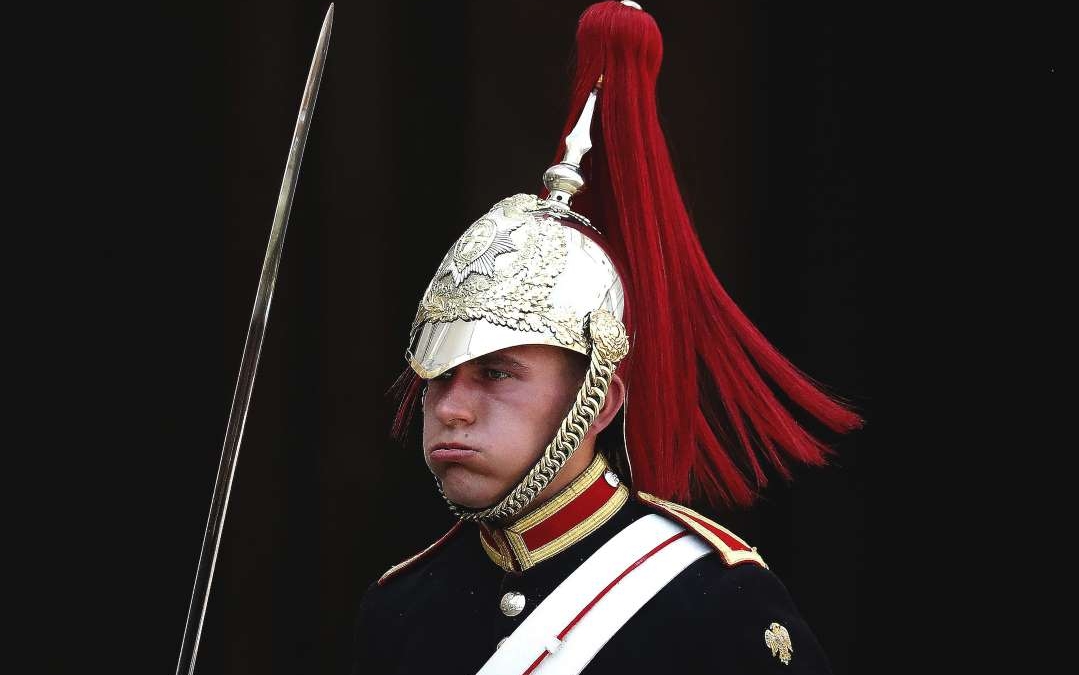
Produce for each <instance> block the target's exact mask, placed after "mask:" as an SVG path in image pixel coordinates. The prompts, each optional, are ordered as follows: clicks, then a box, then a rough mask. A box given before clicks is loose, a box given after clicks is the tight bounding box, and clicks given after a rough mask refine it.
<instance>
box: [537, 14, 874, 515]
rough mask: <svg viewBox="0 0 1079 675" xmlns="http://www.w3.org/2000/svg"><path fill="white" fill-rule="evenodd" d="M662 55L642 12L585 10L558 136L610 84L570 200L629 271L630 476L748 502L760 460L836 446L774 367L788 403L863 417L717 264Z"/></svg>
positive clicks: (778, 460)
mask: <svg viewBox="0 0 1079 675" xmlns="http://www.w3.org/2000/svg"><path fill="white" fill-rule="evenodd" d="M662 58H663V38H662V36H661V35H660V32H659V28H658V27H657V26H656V23H655V21H654V20H653V19H652V17H651V16H650V15H649V14H647V13H646V12H644V11H641V10H639V9H634V8H631V7H629V6H626V5H624V4H622V3H620V2H600V3H597V4H594V5H592V6H591V7H589V8H588V9H587V10H585V12H584V14H583V15H582V16H581V20H580V24H579V26H578V28H577V69H576V75H575V78H574V83H573V89H572V95H571V96H572V97H571V101H570V112H571V114H570V116H569V119H568V120H567V122H566V126H565V132H564V133H563V137H565V135H566V134H567V133H568V132H569V130H570V129H571V128H572V126H573V124H574V123H575V122H576V120H577V116H578V114H579V112H580V110H581V108H582V107H583V105H584V101H585V98H586V97H587V96H588V94H589V92H590V91H592V89H593V88H594V87H595V85H596V83H597V81H598V80H599V79H600V77H601V76H602V78H603V84H602V91H601V93H600V96H599V101H598V104H597V110H598V124H599V130H598V131H597V130H595V129H593V133H592V136H593V139H595V140H594V144H595V147H594V148H593V149H592V152H591V153H590V154H589V155H587V156H586V157H585V160H584V164H585V166H584V167H582V170H583V171H584V172H585V175H586V176H589V177H590V179H589V184H590V185H591V190H589V191H587V192H584V193H582V194H580V195H578V196H577V197H576V202H575V204H574V210H576V211H579V212H581V213H582V214H584V215H586V216H589V217H590V218H592V220H593V222H595V223H597V225H599V227H600V229H601V230H602V231H603V232H604V234H605V236H606V248H607V249H609V250H610V252H611V254H612V257H613V258H614V259H615V260H616V261H617V262H618V263H620V267H622V269H623V271H624V272H625V273H626V276H625V277H624V279H623V282H624V285H625V287H626V296H627V302H626V305H627V317H626V319H627V328H628V329H629V331H630V334H631V335H632V336H634V341H633V345H632V348H631V349H630V354H629V356H628V357H627V358H626V360H625V361H623V362H622V364H621V365H620V367H619V373H620V375H621V376H622V378H623V380H624V381H625V382H626V384H627V387H628V389H629V393H630V396H629V407H628V409H627V412H626V440H627V446H628V447H629V454H630V460H631V462H632V464H633V483H634V488H635V489H638V490H644V491H646V492H650V493H652V494H655V495H656V496H658V497H661V498H666V499H673V500H685V499H687V498H689V497H690V496H691V493H696V494H701V495H703V496H705V497H707V498H709V499H710V500H711V501H716V498H717V497H718V499H719V500H722V501H723V502H724V503H726V504H728V505H731V504H735V505H743V506H744V505H748V504H750V503H752V502H753V501H754V499H755V498H756V496H757V488H758V487H760V486H763V485H765V484H766V483H767V477H766V475H765V473H764V470H763V468H762V460H763V461H764V462H767V463H768V464H770V465H771V466H773V467H774V468H775V469H776V470H777V471H778V472H779V473H780V475H782V476H783V477H785V478H788V479H789V478H790V476H791V473H790V468H789V463H790V462H792V461H793V462H797V463H804V464H810V465H820V464H824V463H825V457H826V455H828V454H830V452H831V450H830V448H828V446H827V445H825V444H824V443H823V442H821V441H820V440H818V439H817V438H814V437H813V436H812V435H811V434H810V433H809V432H808V431H807V430H806V429H805V428H803V427H802V425H801V424H799V423H798V421H796V420H795V419H794V417H793V416H792V414H791V412H790V411H789V410H788V409H787V408H786V407H785V406H784V405H783V404H782V403H781V402H780V401H779V400H778V398H777V396H776V394H775V393H774V392H773V390H772V389H771V388H770V387H769V385H768V384H767V382H766V380H765V378H766V377H767V379H768V380H770V381H771V382H772V383H773V384H774V385H775V386H776V387H777V388H778V390H779V391H782V392H783V394H784V395H785V396H786V397H787V399H789V401H790V404H791V405H792V406H796V407H798V408H801V409H802V410H804V411H806V412H807V413H809V414H810V415H812V417H814V418H816V419H817V420H819V421H820V422H822V423H823V424H824V425H826V426H827V427H828V428H830V429H831V430H833V431H835V432H839V433H843V432H847V431H851V430H853V429H857V428H859V427H861V425H862V420H861V418H860V417H859V416H858V415H857V414H855V413H854V412H852V411H851V410H850V409H849V408H847V407H846V406H845V405H844V404H843V403H841V402H839V401H838V400H836V399H834V398H832V397H830V396H829V395H827V394H826V393H824V392H823V391H821V389H819V388H818V387H817V386H816V385H815V384H814V383H813V382H812V381H811V380H810V379H809V378H808V377H807V376H806V375H805V374H803V373H801V372H800V371H799V370H798V369H797V368H795V367H794V366H793V365H792V364H791V363H790V362H789V361H788V360H787V359H786V358H784V357H783V355H782V354H780V353H779V352H778V351H777V350H776V349H775V347H773V346H772V345H771V344H770V343H769V342H768V340H767V339H765V337H764V336H763V335H762V334H761V333H760V331H759V330H757V328H756V327H755V326H754V325H753V324H752V323H751V322H750V321H749V319H748V318H746V316H745V314H743V313H742V311H741V310H740V309H739V308H738V306H737V305H735V303H734V301H732V300H731V298H730V296H729V295H727V292H726V291H725V290H724V289H723V286H722V285H721V284H720V282H719V280H718V279H717V278H716V275H715V273H714V272H713V271H712V268H711V266H710V265H709V263H708V259H707V258H706V257H705V254H704V250H703V249H702V248H701V243H700V240H699V239H698V237H697V233H696V231H695V230H694V228H693V224H692V222H691V221H690V218H689V214H688V212H687V211H686V207H685V204H684V203H683V201H682V196H681V193H680V192H679V189H678V184H677V181H676V179H675V174H674V169H673V168H672V165H671V159H670V153H669V151H668V150H667V143H666V140H665V138H664V135H663V131H662V129H661V128H660V124H659V116H658V113H657V109H656V95H655V92H656V78H657V76H658V75H659V68H660V62H661V61H662ZM560 150H561V148H560ZM558 154H559V155H560V154H561V153H558ZM589 164H590V167H589V166H588V165H589ZM630 309H632V313H631V312H630V311H629V310H630ZM630 323H632V325H629V324H630ZM702 385H704V387H705V388H706V391H707V389H709V388H711V389H714V390H715V391H716V392H717V393H718V398H719V400H720V401H721V403H722V405H721V407H722V410H713V409H712V408H713V406H712V405H711V404H710V397H709V396H708V395H707V394H706V393H702V391H701V389H702ZM747 474H750V475H747Z"/></svg>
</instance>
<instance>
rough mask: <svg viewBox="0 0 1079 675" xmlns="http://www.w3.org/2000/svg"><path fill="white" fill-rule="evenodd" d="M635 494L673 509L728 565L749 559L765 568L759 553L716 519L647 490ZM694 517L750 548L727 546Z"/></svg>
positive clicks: (662, 506)
mask: <svg viewBox="0 0 1079 675" xmlns="http://www.w3.org/2000/svg"><path fill="white" fill-rule="evenodd" d="M637 496H638V497H640V498H641V499H642V500H644V501H646V502H650V503H652V504H656V505H657V506H659V507H661V508H663V509H664V510H666V511H673V512H674V513H675V514H676V517H678V520H679V521H680V522H681V523H682V524H683V525H685V526H686V527H688V528H690V529H691V530H693V532H694V533H695V534H696V535H698V536H699V537H702V538H703V539H705V540H706V541H707V542H708V543H710V544H711V545H712V546H713V547H715V548H716V550H717V551H718V552H719V554H720V555H721V556H723V560H724V561H725V562H726V563H727V564H728V565H733V564H735V563H740V562H745V561H747V560H749V561H752V562H755V563H757V564H759V565H760V566H762V567H764V568H766V569H767V567H768V565H767V564H765V562H764V558H762V557H761V556H760V554H758V553H757V549H756V548H753V547H751V546H750V545H749V544H747V543H746V542H745V540H743V539H742V538H741V537H739V536H738V535H736V534H735V533H733V532H731V531H730V530H728V529H727V528H725V527H723V526H722V525H720V524H719V523H717V522H716V521H714V520H712V519H711V518H707V517H705V516H703V515H701V514H699V513H697V512H696V511H694V510H693V509H689V508H686V507H685V506H682V505H681V504H675V503H674V502H669V501H667V500H665V499H660V498H659V497H656V496H653V495H650V494H648V493H647V492H638V493H637ZM694 518H700V519H701V520H703V521H706V522H708V523H709V524H710V525H712V526H713V527H715V528H716V529H719V530H722V531H723V532H724V533H725V534H727V535H728V536H730V537H732V538H734V539H735V540H737V541H738V542H739V543H740V544H742V545H743V546H745V547H746V548H748V549H750V550H748V551H737V550H735V549H733V548H731V547H730V546H728V545H727V544H726V542H724V541H723V540H722V539H720V538H719V537H717V536H716V534H715V533H714V532H712V531H711V530H709V529H708V528H707V527H705V526H704V525H701V524H700V523H698V522H697V521H696V520H694Z"/></svg>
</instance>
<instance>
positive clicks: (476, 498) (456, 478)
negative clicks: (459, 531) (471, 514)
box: [441, 471, 502, 509]
mask: <svg viewBox="0 0 1079 675" xmlns="http://www.w3.org/2000/svg"><path fill="white" fill-rule="evenodd" d="M456 474H458V472H456V471H449V472H448V473H447V475H445V476H442V477H441V481H442V492H443V493H445V495H446V498H447V499H449V500H450V501H451V502H453V503H454V504H459V505H460V506H463V507H465V508H466V509H485V508H487V507H488V506H492V505H493V504H494V503H495V502H497V501H498V499H499V497H501V496H502V493H501V492H494V491H493V490H491V489H490V487H484V486H480V485H477V484H476V480H475V478H474V477H471V476H461V475H456Z"/></svg>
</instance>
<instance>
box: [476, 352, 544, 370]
mask: <svg viewBox="0 0 1079 675" xmlns="http://www.w3.org/2000/svg"><path fill="white" fill-rule="evenodd" d="M476 363H478V364H480V365H481V366H485V367H495V368H506V369H509V370H516V371H518V372H523V373H526V372H528V371H529V370H531V368H529V367H528V366H526V365H525V364H523V363H521V362H520V361H518V360H517V359H514V358H510V357H509V356H506V355H504V354H488V355H486V356H481V357H479V358H477V359H476Z"/></svg>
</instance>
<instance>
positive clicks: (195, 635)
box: [176, 3, 333, 675]
mask: <svg viewBox="0 0 1079 675" xmlns="http://www.w3.org/2000/svg"><path fill="white" fill-rule="evenodd" d="M332 26H333V3H330V8H329V10H327V12H326V18H325V19H323V21H322V31H321V32H320V33H319V36H318V44H317V46H316V47H315V56H314V58H313V60H312V61H311V69H310V70H309V71H308V73H307V84H306V85H305V86H304V91H303V100H302V101H301V102H300V113H299V116H298V117H297V119H296V129H295V131H294V132H293V134H292V144H291V146H290V147H289V152H288V160H287V161H286V163H285V175H284V177H283V178H282V179H281V191H280V192H279V193H278V197H277V211H276V212H275V213H274V219H273V226H272V227H271V228H270V241H269V243H268V244H267V246H266V257H265V258H263V261H262V274H261V275H260V276H259V285H258V291H257V293H256V295H255V307H254V309H253V310H252V311H251V322H250V323H249V324H248V327H247V340H246V342H245V343H244V352H243V358H242V359H241V361H240V374H239V375H238V376H237V378H236V389H235V390H234V391H233V394H232V408H231V410H230V411H229V422H228V427H227V428H226V430H225V445H224V448H223V449H222V451H221V462H220V463H219V464H218V467H217V479H216V481H215V483H214V494H213V497H212V499H211V501H210V515H209V518H208V519H207V521H206V532H205V534H203V538H202V549H201V551H200V553H199V566H198V571H197V572H196V573H195V587H194V590H193V591H192V593H191V604H190V605H189V606H188V609H187V624H186V626H185V628H184V637H183V641H182V642H181V644H180V660H179V663H178V664H177V666H176V675H192V674H193V673H194V672H195V661H196V658H197V657H198V650H199V640H200V638H201V636H202V624H203V621H204V620H205V618H206V606H207V604H208V603H209V599H210V585H211V583H212V582H213V576H214V567H215V566H216V564H217V551H218V548H220V546H221V531H222V529H223V527H224V524H225V512H226V511H227V510H228V504H229V493H230V492H231V491H232V480H233V477H234V476H235V474H236V461H237V459H238V457H239V454H240V442H241V441H242V440H243V435H244V425H245V423H246V422H247V410H248V408H249V407H250V405H251V391H252V389H253V387H254V384H255V373H256V371H257V370H258V364H259V354H260V353H261V352H262V339H263V337H264V336H265V335H266V323H267V320H268V318H269V315H270V301H271V300H272V299H273V292H274V286H275V285H276V283H277V268H278V266H279V264H280V262H281V252H282V249H283V248H284V245H285V230H286V229H287V227H288V217H289V213H290V212H291V210H292V198H293V196H294V195H295V193H296V183H297V181H298V180H299V175H300V163H301V162H302V161H303V151H304V147H305V146H306V145H307V132H308V130H309V129H310V126H311V113H312V112H313V111H314V108H315V99H316V98H317V97H318V88H319V84H320V83H321V81H322V71H323V68H324V66H325V65H326V53H327V51H328V50H329V47H330V29H331V27H332Z"/></svg>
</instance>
